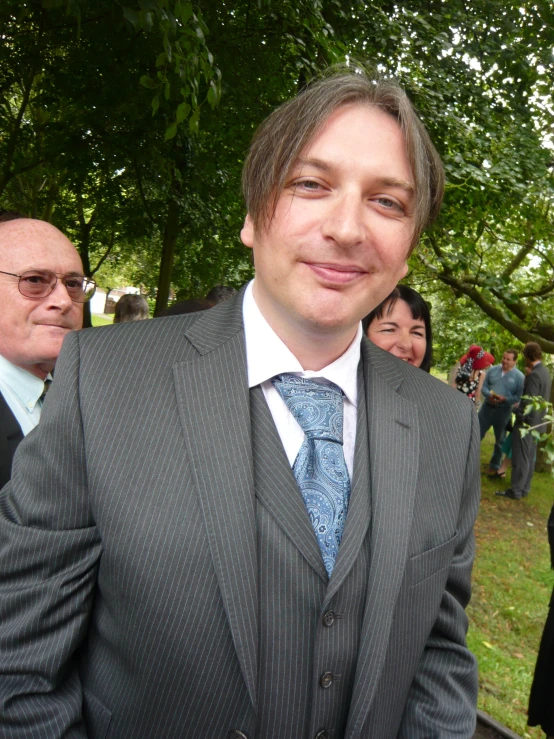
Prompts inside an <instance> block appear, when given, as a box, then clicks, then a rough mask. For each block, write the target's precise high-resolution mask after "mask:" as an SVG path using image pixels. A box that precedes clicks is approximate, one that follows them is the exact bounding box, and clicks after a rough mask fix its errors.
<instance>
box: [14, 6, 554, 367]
mask: <svg viewBox="0 0 554 739" xmlns="http://www.w3.org/2000/svg"><path fill="white" fill-rule="evenodd" d="M553 21H554V19H553V10H552V7H551V5H550V4H549V3H545V2H540V3H538V4H537V3H529V2H523V3H512V2H505V0H489V1H488V2H485V0H476V2H472V3H470V4H468V3H467V2H462V0H450V1H449V2H448V3H444V2H441V1H440V0H426V2H425V3H423V2H421V1H417V2H415V1H411V2H408V3H402V4H397V5H394V4H393V5H391V4H390V3H386V2H382V0H373V1H372V2H363V1H362V0H351V2H350V3H346V4H345V3H342V2H339V0H297V1H295V2H293V1H292V0H282V2H280V3H275V2H270V1H269V0H259V2H257V3H252V2H251V1H250V0H229V2H225V3H214V2H209V1H208V0H198V1H197V2H194V3H190V2H185V1H182V0H125V2H122V3H121V2H117V3H113V2H110V1H109V0H90V1H89V2H86V3H85V2H84V1H83V0H48V1H47V2H46V0H45V2H41V1H40V0H30V1H29V2H26V3H18V2H16V0H5V2H4V3H2V5H1V7H0V31H1V33H2V39H3V44H2V46H1V47H0V197H2V198H3V205H4V206H5V207H15V208H18V209H20V210H23V211H24V212H27V213H29V214H31V215H35V216H38V217H43V218H46V219H47V220H52V221H54V222H55V223H56V224H57V225H59V226H60V227H61V228H63V229H65V230H68V232H70V233H71V235H72V236H73V238H75V240H76V242H77V244H78V246H79V248H80V249H81V252H82V254H83V256H84V258H85V263H86V264H85V266H86V269H87V271H89V272H90V273H93V272H95V271H96V270H97V269H98V267H99V264H101V263H103V262H104V261H105V260H106V259H111V258H112V257H114V255H116V254H117V255H119V257H118V258H121V259H124V260H129V257H130V255H131V254H133V253H134V252H135V251H136V250H140V249H143V248H147V249H148V250H149V254H148V255H147V257H148V258H147V259H146V258H145V259H142V261H143V262H144V263H146V262H148V263H149V264H150V269H152V270H153V271H154V272H155V271H156V270H158V269H160V267H159V265H160V263H161V264H162V268H161V272H160V279H158V281H157V284H158V290H161V289H162V287H163V290H162V292H163V291H164V290H166V289H168V287H169V284H170V281H171V279H173V280H174V285H173V287H174V289H176V290H177V291H178V292H179V293H180V294H184V293H185V292H187V291H189V290H193V289H195V286H200V285H204V284H205V283H206V282H210V281H211V282H215V281H216V278H219V276H220V275H221V274H225V275H227V278H228V279H233V277H232V275H235V277H236V278H237V279H238V278H239V277H240V276H242V275H243V274H245V273H246V272H245V270H244V268H243V266H241V265H243V263H244V260H245V257H244V253H243V252H242V251H241V248H240V246H239V244H238V239H237V234H238V232H239V229H240V222H241V219H242V217H243V211H242V204H241V200H240V168H241V162H242V159H243V156H244V152H245V151H246V149H247V146H248V141H249V139H250V137H251V134H252V132H253V130H254V129H255V127H256V126H257V125H258V124H259V122H260V121H261V120H262V119H263V118H264V117H265V116H266V115H267V113H268V112H269V111H270V110H271V109H273V108H274V107H275V105H277V104H278V103H279V102H281V101H282V100H284V99H286V98H287V97H290V95H292V94H294V93H295V92H296V91H297V90H298V88H299V87H300V86H302V85H303V84H304V83H305V82H306V81H307V80H308V79H310V77H312V76H313V75H314V74H315V73H317V71H318V70H320V69H322V68H324V67H326V66H328V65H329V64H330V63H333V62H334V61H337V60H340V59H344V58H345V57H346V56H347V55H349V56H354V57H359V58H361V59H366V58H367V59H369V60H371V62H372V63H373V64H374V65H375V66H376V67H377V68H378V69H379V70H381V71H382V72H383V73H385V74H394V75H396V76H397V77H399V79H400V80H401V82H402V83H403V84H404V85H405V87H406V89H407V90H408V93H409V95H410V96H411V98H412V99H413V101H414V102H415V104H416V106H417V107H418V109H419V110H420V112H421V115H422V117H423V119H424V121H425V123H426V125H427V126H428V128H429V130H430V131H431V134H432V137H433V139H434V141H435V143H436V145H437V147H438V148H439V150H440V153H441V154H442V156H443V159H444V162H445V168H446V172H447V177H448V182H447V192H446V199H445V206H444V210H443V214H442V216H441V218H440V220H439V222H438V223H437V225H436V226H435V228H434V229H432V230H431V231H429V233H428V234H427V235H426V237H425V238H424V240H423V243H422V246H421V248H420V249H419V250H418V251H417V252H416V254H415V255H414V256H413V257H412V260H411V262H412V269H413V272H414V281H415V282H416V283H421V284H424V285H426V286H427V288H426V294H427V296H428V297H430V296H431V295H432V294H433V293H434V294H435V295H436V297H435V298H433V299H432V302H433V304H434V306H435V310H436V312H437V314H438V313H439V312H440V307H439V306H440V305H441V304H444V305H452V304H453V303H455V304H457V305H458V304H459V305H460V306H465V307H467V310H466V311H465V312H466V314H467V316H468V319H469V316H471V317H475V321H474V323H473V326H472V327H469V330H468V328H467V322H464V323H463V325H461V326H460V336H461V339H462V340H463V342H464V343H466V339H467V337H468V335H469V333H471V330H474V331H475V332H476V334H477V335H479V336H482V337H483V338H482V341H481V340H480V341H479V343H482V344H483V345H486V346H488V347H490V345H491V344H493V343H494V341H495V340H496V338H497V335H499V336H502V341H504V336H505V335H506V334H502V333H499V330H498V326H499V325H500V326H502V331H504V332H507V333H509V334H510V335H511V336H515V337H516V338H517V339H518V340H519V341H522V342H525V341H527V340H530V339H534V340H537V341H538V342H539V343H540V344H541V346H542V347H543V350H545V351H553V350H554V325H553V324H552V315H553V314H554V299H553V297H552V296H553V293H554V253H553V248H554V247H553V238H552V236H553V225H554V224H553V221H552V207H551V206H552V189H553V182H552V166H551V161H552V148H551V147H552V130H553V129H552V123H553V120H552V118H553V111H554V108H553V105H552V98H551V90H552V82H553V79H552V77H553V74H552V72H553V65H554V59H553V57H552V54H551V52H550V50H551V49H552V48H553V46H554V22H553ZM162 256H163V259H162ZM173 265H175V269H173ZM190 269H192V270H194V273H193V274H187V273H186V271H187V270H190ZM162 273H163V279H162ZM210 273H211V274H212V277H210V276H209V274H210ZM148 281H149V282H152V281H153V282H156V278H155V275H150V276H149V277H148ZM162 283H163V285H162ZM439 285H442V286H444V287H443V288H442V287H439ZM162 297H163V296H162ZM162 302H163V299H162ZM471 306H476V309H477V311H478V313H476V312H475V310H473V309H472V308H471ZM477 316H479V317H477ZM483 316H486V318H483ZM441 320H442V319H441ZM493 322H494V323H493ZM443 323H444V324H445V326H446V324H447V321H446V320H445V321H443ZM450 326H451V324H450ZM452 333H453V331H451V328H449V329H448V341H449V343H448V345H447V344H446V341H445V340H444V341H443V339H442V338H441V335H440V333H438V332H437V337H438V342H437V344H438V346H437V351H436V354H437V356H438V357H441V358H440V361H441V363H442V362H443V360H444V363H446V358H447V355H448V360H449V361H450V359H452V352H451V350H450V349H449V347H453V346H454V344H456V341H452V340H450V336H451V335H452ZM487 334H488V336H487ZM487 339H488V340H487ZM511 342H512V339H510V340H509V343H511ZM449 352H450V354H449ZM456 353H457V354H458V356H459V352H458V351H457V350H456Z"/></svg>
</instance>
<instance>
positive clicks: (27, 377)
mask: <svg viewBox="0 0 554 739" xmlns="http://www.w3.org/2000/svg"><path fill="white" fill-rule="evenodd" d="M0 377H1V378H2V380H3V381H4V382H5V383H6V385H7V386H8V387H9V388H10V390H12V392H13V393H15V395H17V397H18V398H19V400H20V401H21V402H22V403H23V405H24V406H25V407H26V408H27V409H28V410H30V411H32V410H34V407H35V405H36V404H37V403H38V401H39V400H40V396H41V395H42V393H43V392H44V380H41V379H40V377H37V376H36V375H32V374H31V373H30V372H27V370H24V369H22V368H21V367H16V365H15V364H12V363H11V362H9V361H8V360H7V359H6V358H5V357H3V356H2V355H0ZM47 377H50V375H48V376H47Z"/></svg>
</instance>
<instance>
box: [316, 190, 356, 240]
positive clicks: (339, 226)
mask: <svg viewBox="0 0 554 739" xmlns="http://www.w3.org/2000/svg"><path fill="white" fill-rule="evenodd" d="M323 235H324V236H328V237H330V238H332V239H333V240H334V241H335V242H336V243H337V244H339V245H340V246H344V247H350V246H355V245H356V244H359V243H361V242H362V241H363V239H364V237H365V221H364V204H363V202H362V200H361V198H360V196H356V195H355V194H354V193H344V194H343V195H341V196H340V197H339V196H337V198H336V200H335V202H334V203H333V205H332V207H331V208H330V210H329V213H328V214H327V217H326V218H325V220H324V222H323Z"/></svg>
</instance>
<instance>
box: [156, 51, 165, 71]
mask: <svg viewBox="0 0 554 739" xmlns="http://www.w3.org/2000/svg"><path fill="white" fill-rule="evenodd" d="M166 61H167V54H166V53H165V51H162V53H161V54H159V55H158V58H157V59H156V67H161V66H162V65H163V64H165V63H166Z"/></svg>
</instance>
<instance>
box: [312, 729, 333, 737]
mask: <svg viewBox="0 0 554 739" xmlns="http://www.w3.org/2000/svg"><path fill="white" fill-rule="evenodd" d="M314 739H329V732H328V731H325V729H322V730H321V731H318V732H317V734H316V735H315V737H314Z"/></svg>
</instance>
